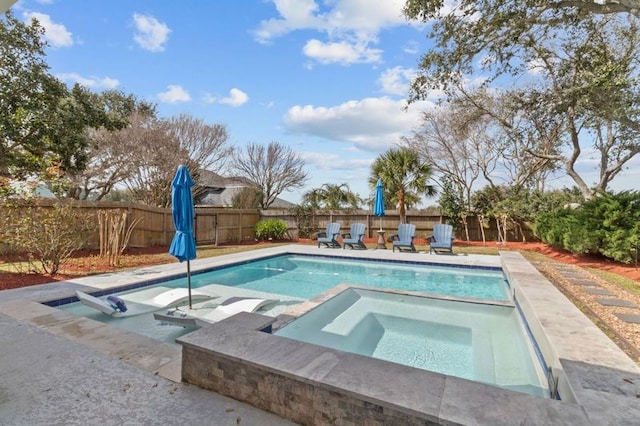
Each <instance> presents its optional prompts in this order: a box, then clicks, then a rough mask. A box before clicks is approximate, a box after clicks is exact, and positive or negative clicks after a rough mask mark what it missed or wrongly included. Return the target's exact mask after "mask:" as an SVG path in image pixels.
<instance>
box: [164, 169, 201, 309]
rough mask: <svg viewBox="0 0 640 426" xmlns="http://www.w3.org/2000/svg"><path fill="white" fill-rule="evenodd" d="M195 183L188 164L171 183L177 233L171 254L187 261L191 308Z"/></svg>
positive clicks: (172, 211)
mask: <svg viewBox="0 0 640 426" xmlns="http://www.w3.org/2000/svg"><path fill="white" fill-rule="evenodd" d="M193 185H194V182H193V179H191V175H190V174H189V170H188V169H187V166H185V165H181V166H179V167H178V170H177V171H176V175H175V177H174V178H173V182H172V183H171V213H172V215H173V226H174V227H175V228H176V234H175V235H174V236H173V240H172V241H171V247H169V254H171V255H172V256H175V257H176V258H177V259H178V260H179V261H180V262H184V261H185V260H186V261H187V282H188V286H189V309H191V265H190V263H189V261H190V260H191V259H195V258H196V240H195V238H194V236H193V216H194V210H193V196H192V195H191V187H192V186H193Z"/></svg>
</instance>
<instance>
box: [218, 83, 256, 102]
mask: <svg viewBox="0 0 640 426" xmlns="http://www.w3.org/2000/svg"><path fill="white" fill-rule="evenodd" d="M248 101H249V96H247V94H246V93H244V92H243V91H242V90H240V89H236V88H235V87H234V88H233V89H231V90H230V91H229V96H227V97H226V98H222V99H220V103H221V104H225V105H231V106H234V107H237V106H240V105H243V104H245V103H247V102H248Z"/></svg>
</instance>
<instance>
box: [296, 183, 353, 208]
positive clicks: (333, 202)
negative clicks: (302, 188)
mask: <svg viewBox="0 0 640 426" xmlns="http://www.w3.org/2000/svg"><path fill="white" fill-rule="evenodd" d="M302 199H303V201H304V203H305V204H308V205H310V206H312V207H314V208H320V207H324V208H325V209H331V210H338V209H343V208H353V209H357V208H358V207H359V205H360V203H361V201H362V200H361V199H360V197H358V195H357V194H355V193H354V192H353V191H351V189H350V188H349V185H347V184H346V183H341V184H339V185H338V184H332V183H325V184H323V185H322V186H321V187H320V188H313V189H311V190H310V191H308V192H307V193H305V194H304V195H303V198H302Z"/></svg>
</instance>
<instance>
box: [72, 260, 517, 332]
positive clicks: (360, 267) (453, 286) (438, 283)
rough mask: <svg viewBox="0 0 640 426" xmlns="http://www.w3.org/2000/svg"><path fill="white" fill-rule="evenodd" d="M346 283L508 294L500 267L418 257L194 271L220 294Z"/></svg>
mask: <svg viewBox="0 0 640 426" xmlns="http://www.w3.org/2000/svg"><path fill="white" fill-rule="evenodd" d="M344 283H348V284H355V285H365V286H371V287H380V288H391V289H396V290H406V291H419V292H430V293H438V294H443V295H449V296H457V297H470V298H478V299H488V300H498V301H504V300H509V293H508V290H507V289H508V284H507V282H506V280H505V277H504V275H503V274H502V272H501V270H500V269H497V268H484V269H483V268H460V267H451V266H449V267H446V266H440V265H426V264H424V263H416V262H387V261H369V260H360V259H358V260H356V259H350V258H346V259H345V258H335V257H329V256H309V255H279V256H273V257H269V258H264V259H258V260H253V261H249V262H243V263H240V264H235V265H231V266H227V267H222V268H216V269H213V270H209V271H204V272H201V273H197V274H194V275H193V276H192V287H193V288H194V289H197V288H202V287H205V286H207V287H211V286H215V287H218V290H217V291H214V292H216V293H217V294H220V295H223V294H222V293H223V292H225V293H226V292H232V293H237V295H241V296H254V297H263V298H272V299H278V300H290V301H291V300H295V299H297V300H299V301H303V300H308V299H311V298H313V297H315V296H318V295H320V294H323V293H325V292H326V291H327V290H329V289H331V288H333V287H335V286H336V285H339V284H344ZM155 285H162V286H163V287H167V288H184V287H186V285H187V283H186V278H184V277H183V278H178V279H170V280H166V281H163V282H161V283H158V282H156V283H155ZM223 286H224V287H223ZM137 290H140V288H138V289H137ZM137 290H136V289H133V290H129V291H137ZM60 309H63V310H66V311H69V312H70V313H73V314H74V315H78V316H84V317H87V318H90V319H94V320H97V321H100V322H103V323H108V324H110V325H112V326H115V327H119V328H123V329H126V330H129V331H133V332H137V333H139V334H143V335H146V336H149V337H152V338H155V339H158V340H162V341H165V342H168V343H174V341H175V339H176V338H177V337H180V336H181V335H184V334H185V333H187V332H189V331H191V330H190V329H183V328H180V327H175V326H173V325H168V324H163V323H161V322H159V321H156V320H155V319H154V318H153V315H150V314H149V315H138V316H135V317H126V318H112V317H110V316H107V315H104V314H102V313H100V312H98V311H95V310H93V309H90V308H88V307H86V306H84V305H82V304H81V303H70V304H67V305H62V306H60Z"/></svg>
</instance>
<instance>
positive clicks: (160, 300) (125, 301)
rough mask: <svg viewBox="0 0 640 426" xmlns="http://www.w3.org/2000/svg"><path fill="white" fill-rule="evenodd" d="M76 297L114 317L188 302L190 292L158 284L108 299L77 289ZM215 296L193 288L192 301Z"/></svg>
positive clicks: (143, 312) (127, 315)
mask: <svg viewBox="0 0 640 426" xmlns="http://www.w3.org/2000/svg"><path fill="white" fill-rule="evenodd" d="M76 297H77V298H78V300H79V301H80V302H81V303H82V304H83V305H85V306H88V307H90V308H93V309H96V310H98V311H100V312H102V313H103V314H106V315H110V316H112V317H130V316H134V315H140V314H145V313H149V312H153V311H159V310H160V309H166V308H172V307H175V306H179V305H182V304H184V303H187V302H188V301H189V292H188V289H186V288H169V287H162V286H158V287H151V288H148V289H145V290H141V291H137V292H133V293H126V294H122V295H120V296H114V295H111V296H108V297H107V298H106V299H100V298H98V297H95V296H92V295H90V294H87V293H84V292H82V291H79V290H76ZM215 297H218V296H216V295H213V294H209V293H206V292H201V291H198V290H191V300H192V301H203V300H208V299H213V298H215Z"/></svg>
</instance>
